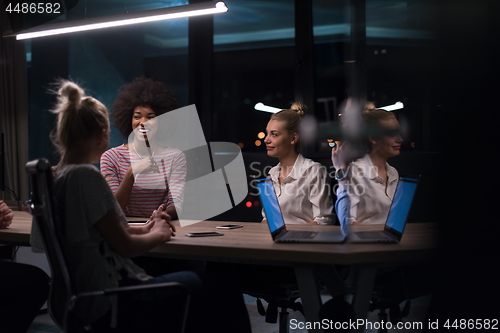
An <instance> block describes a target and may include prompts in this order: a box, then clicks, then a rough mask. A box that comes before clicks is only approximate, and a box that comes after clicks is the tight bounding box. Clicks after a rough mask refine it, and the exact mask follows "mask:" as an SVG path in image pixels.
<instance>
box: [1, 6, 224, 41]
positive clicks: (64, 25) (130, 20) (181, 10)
mask: <svg viewBox="0 0 500 333" xmlns="http://www.w3.org/2000/svg"><path fill="white" fill-rule="evenodd" d="M227 11H228V8H227V6H226V4H225V3H224V2H201V3H194V4H189V5H183V6H175V7H168V8H160V9H152V10H145V11H140V12H135V13H128V14H119V15H111V16H103V17H96V18H90V19H83V20H74V21H66V22H59V23H53V24H46V25H41V26H39V27H36V28H31V29H26V30H24V31H21V32H19V33H16V34H8V35H4V37H14V36H15V37H16V39H17V40H22V39H29V38H37V37H45V36H52V35H60V34H67V33H71V32H77V31H88V30H95V29H104V28H110V27H120V26H124V25H129V24H137V23H145V22H155V21H164V20H172V19H177V18H182V17H192V16H200V15H207V14H217V13H225V12H227Z"/></svg>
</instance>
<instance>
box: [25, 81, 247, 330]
mask: <svg viewBox="0 0 500 333" xmlns="http://www.w3.org/2000/svg"><path fill="white" fill-rule="evenodd" d="M53 113H55V114H56V115H57V130H56V143H57V145H58V147H59V150H60V153H61V161H60V163H59V164H58V165H57V167H56V177H55V181H54V185H55V186H54V188H55V197H56V198H55V199H56V202H57V205H58V211H57V214H58V216H60V217H61V219H60V221H62V222H63V223H64V227H63V228H62V230H64V239H65V245H66V246H65V248H64V250H65V252H66V253H65V255H66V258H67V262H68V265H69V268H70V271H71V272H72V277H73V279H74V285H75V287H76V290H75V292H77V293H80V292H82V291H88V290H100V289H106V288H112V287H117V286H128V285H139V284H154V283H160V282H172V281H177V282H180V283H182V284H184V285H185V286H186V287H187V288H188V289H189V290H190V291H191V305H190V310H189V313H188V320H187V328H186V331H187V332H200V331H202V330H203V329H204V328H206V327H210V326H211V325H214V326H215V325H217V327H218V329H219V330H220V329H222V331H225V332H249V331H250V328H249V327H250V325H249V319H248V313H247V312H246V308H245V305H244V302H243V298H242V295H241V293H238V292H237V290H235V289H227V285H226V284H223V285H217V283H218V280H217V279H211V280H209V279H208V277H203V278H201V277H200V276H198V275H197V274H195V273H193V272H176V273H171V274H166V275H162V276H158V277H156V278H153V277H151V276H149V275H147V274H146V273H145V272H144V270H142V269H141V268H140V267H138V266H137V265H135V264H134V263H133V262H132V261H131V260H130V257H134V256H138V255H141V254H144V253H146V252H148V251H149V250H151V249H152V248H154V247H155V246H157V245H159V244H161V243H164V242H167V241H169V240H170V239H171V238H172V237H173V236H175V227H174V226H173V224H172V223H171V221H172V219H171V217H170V216H169V215H168V214H167V213H166V212H164V211H161V212H160V211H155V212H153V215H152V216H151V222H150V223H149V224H147V225H145V226H142V227H131V226H128V223H127V219H126V217H125V214H124V213H123V210H122V208H121V207H120V204H119V203H118V201H117V199H116V198H115V195H114V194H113V192H112V191H111V189H110V187H109V186H108V184H107V182H106V180H105V179H104V177H103V176H102V175H101V174H100V172H99V170H97V169H96V168H95V167H94V166H93V165H91V163H97V162H98V161H99V158H100V157H101V155H102V153H104V151H105V150H106V148H107V147H108V142H109V132H110V129H109V119H108V110H107V109H106V107H105V106H104V105H103V104H102V103H101V102H99V101H98V100H96V99H94V98H92V97H89V96H85V94H84V91H83V90H82V89H81V88H80V87H79V86H78V85H76V84H75V83H72V82H68V81H63V82H62V84H61V88H60V89H59V91H58V104H57V106H56V107H55V109H54V110H53ZM32 236H33V235H32ZM35 238H36V237H35ZM32 246H37V244H32ZM38 246H39V245H38ZM224 283H227V281H226V282H224ZM221 288H222V290H225V291H226V292H225V293H224V294H223V295H220V290H221ZM224 288H225V289H224ZM216 290H217V292H216ZM151 296H152V295H151V294H148V295H142V294H141V295H138V296H136V297H128V298H118V299H111V300H108V299H106V298H99V297H96V298H89V299H86V300H82V301H81V302H79V303H78V304H77V305H78V307H77V308H76V309H75V310H76V312H77V314H78V315H79V317H80V318H81V319H82V320H83V321H84V322H85V323H87V324H91V325H92V326H94V327H96V328H99V329H100V330H102V331H108V330H109V327H114V326H116V329H117V331H118V332H139V331H140V332H160V331H165V330H172V331H177V330H178V329H179V327H177V326H176V324H180V323H179V320H177V319H178V318H180V316H181V312H180V311H181V309H179V306H178V302H177V301H175V298H176V295H170V296H168V295H165V294H161V295H160V294H155V295H153V296H154V297H151ZM213 299H216V300H215V301H214V300H213ZM214 302H216V303H217V304H214ZM221 307H222V308H221ZM219 311H221V312H222V313H225V314H228V313H230V315H228V319H227V320H224V321H223V322H219V321H216V320H217V318H219V316H218V315H219V314H220V313H219Z"/></svg>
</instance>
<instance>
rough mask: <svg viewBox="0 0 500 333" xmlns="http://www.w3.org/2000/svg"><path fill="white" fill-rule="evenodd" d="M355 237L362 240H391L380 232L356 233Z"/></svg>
mask: <svg viewBox="0 0 500 333" xmlns="http://www.w3.org/2000/svg"><path fill="white" fill-rule="evenodd" d="M356 235H358V236H359V238H362V239H376V238H386V239H390V238H391V237H389V236H387V235H386V234H385V233H383V232H381V231H358V232H356Z"/></svg>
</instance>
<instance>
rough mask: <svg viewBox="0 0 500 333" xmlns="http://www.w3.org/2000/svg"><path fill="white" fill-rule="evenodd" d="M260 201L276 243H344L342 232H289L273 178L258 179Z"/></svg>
mask: <svg viewBox="0 0 500 333" xmlns="http://www.w3.org/2000/svg"><path fill="white" fill-rule="evenodd" d="M255 182H256V184H257V187H258V188H259V193H260V201H261V202H262V207H264V213H265V214H266V219H267V224H268V225H269V230H270V231H271V236H272V237H273V240H274V241H275V242H279V243H288V242H290V243H294V242H297V243H342V242H343V241H344V240H345V236H344V235H343V234H342V232H341V231H316V230H315V231H302V230H300V231H298V230H287V229H286V226H285V221H284V220H283V214H281V208H280V205H279V203H278V197H277V196H276V192H275V191H274V187H273V181H272V180H271V178H265V179H257V180H256V181H255Z"/></svg>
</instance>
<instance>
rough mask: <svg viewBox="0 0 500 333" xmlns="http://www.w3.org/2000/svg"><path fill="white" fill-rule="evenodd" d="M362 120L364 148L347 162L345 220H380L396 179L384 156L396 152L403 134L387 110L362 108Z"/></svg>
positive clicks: (385, 209) (361, 221)
mask: <svg viewBox="0 0 500 333" xmlns="http://www.w3.org/2000/svg"><path fill="white" fill-rule="evenodd" d="M363 123H364V128H365V129H366V131H367V134H368V135H366V138H365V144H366V147H367V149H368V152H367V154H366V155H365V156H363V157H362V158H360V159H358V160H356V161H354V162H353V163H352V164H351V165H350V170H349V174H350V175H349V178H348V179H349V184H348V191H347V192H348V195H349V199H350V209H349V217H348V224H384V223H385V220H386V218H387V214H388V212H389V208H390V206H391V202H392V198H393V197H394V193H395V191H396V186H397V184H398V179H399V175H398V172H397V170H396V169H395V168H394V167H392V166H391V165H389V163H387V160H388V158H389V157H394V156H397V155H399V153H400V150H401V144H402V142H403V138H402V137H401V134H400V128H399V122H398V121H397V119H396V116H395V115H394V114H393V113H391V112H388V111H385V110H380V109H375V110H368V111H364V112H363Z"/></svg>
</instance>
